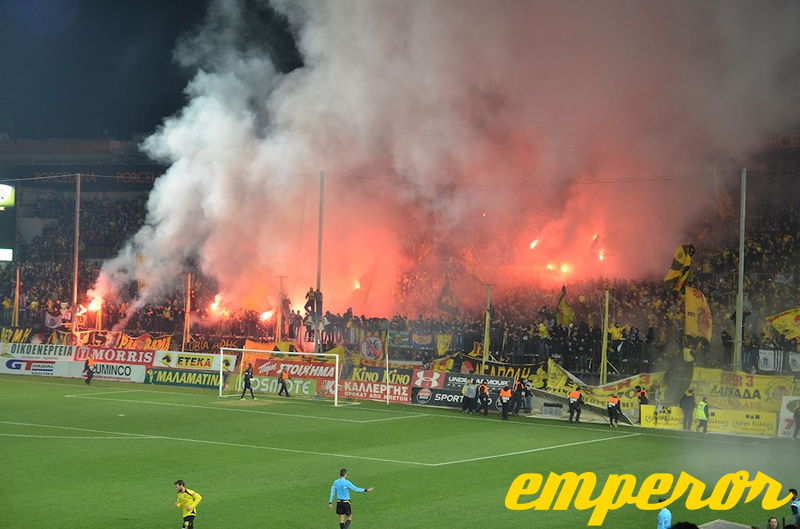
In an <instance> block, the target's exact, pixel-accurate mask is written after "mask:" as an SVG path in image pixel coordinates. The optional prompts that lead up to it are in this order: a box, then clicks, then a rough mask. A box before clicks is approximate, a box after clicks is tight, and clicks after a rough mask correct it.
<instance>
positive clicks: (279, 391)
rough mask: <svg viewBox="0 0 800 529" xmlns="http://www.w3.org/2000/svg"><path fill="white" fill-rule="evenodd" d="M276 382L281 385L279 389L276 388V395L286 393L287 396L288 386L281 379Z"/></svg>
mask: <svg viewBox="0 0 800 529" xmlns="http://www.w3.org/2000/svg"><path fill="white" fill-rule="evenodd" d="M278 383H279V384H280V385H281V387H280V389H279V390H278V396H280V395H281V394H283V393H286V396H287V397H289V396H290V395H289V388H287V387H286V381H285V380H282V379H281V380H280V381H279V382H278Z"/></svg>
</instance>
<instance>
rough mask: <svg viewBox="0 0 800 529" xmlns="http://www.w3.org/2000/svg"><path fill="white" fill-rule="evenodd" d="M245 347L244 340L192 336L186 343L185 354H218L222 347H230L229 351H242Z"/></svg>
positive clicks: (225, 337)
mask: <svg viewBox="0 0 800 529" xmlns="http://www.w3.org/2000/svg"><path fill="white" fill-rule="evenodd" d="M244 345H245V339H244V338H236V337H233V336H218V337H212V338H203V337H201V336H192V337H190V338H189V340H188V341H187V342H186V352H190V353H208V352H214V351H216V352H219V350H220V349H222V348H223V347H230V348H231V349H242V348H244Z"/></svg>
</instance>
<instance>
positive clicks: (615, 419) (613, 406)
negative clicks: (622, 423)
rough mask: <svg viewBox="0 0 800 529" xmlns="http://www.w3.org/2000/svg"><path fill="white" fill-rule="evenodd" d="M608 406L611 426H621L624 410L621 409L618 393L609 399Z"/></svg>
mask: <svg viewBox="0 0 800 529" xmlns="http://www.w3.org/2000/svg"><path fill="white" fill-rule="evenodd" d="M607 406H608V422H609V426H611V427H614V426H619V416H620V415H622V409H620V404H619V396H618V395H617V394H616V393H614V394H613V395H611V396H610V397H608V404H607Z"/></svg>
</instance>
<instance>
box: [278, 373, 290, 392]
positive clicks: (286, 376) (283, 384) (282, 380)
mask: <svg viewBox="0 0 800 529" xmlns="http://www.w3.org/2000/svg"><path fill="white" fill-rule="evenodd" d="M287 380H290V377H289V372H288V371H286V368H281V372H280V373H278V384H280V386H281V387H280V389H278V396H281V395H282V394H284V393H285V394H286V396H287V397H291V395H289V388H288V387H287V386H286V381H287Z"/></svg>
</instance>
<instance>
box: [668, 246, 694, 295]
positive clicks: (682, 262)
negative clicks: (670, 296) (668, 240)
mask: <svg viewBox="0 0 800 529" xmlns="http://www.w3.org/2000/svg"><path fill="white" fill-rule="evenodd" d="M693 255H694V246H692V245H691V244H682V245H680V246H678V249H677V250H675V255H674V256H673V258H672V264H671V265H670V267H669V270H667V275H665V276H664V282H665V283H669V286H670V288H671V289H673V290H679V291H682V290H683V286H684V285H685V284H686V280H687V279H688V278H689V270H690V268H691V266H692V256H693Z"/></svg>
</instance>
